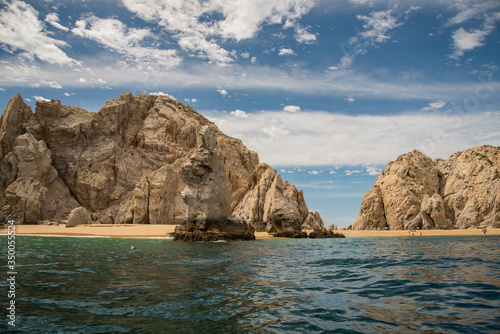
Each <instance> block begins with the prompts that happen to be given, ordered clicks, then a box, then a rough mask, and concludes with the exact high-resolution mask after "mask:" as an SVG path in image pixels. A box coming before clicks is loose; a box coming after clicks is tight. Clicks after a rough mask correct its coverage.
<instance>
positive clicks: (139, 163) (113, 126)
mask: <svg viewBox="0 0 500 334" xmlns="http://www.w3.org/2000/svg"><path fill="white" fill-rule="evenodd" d="M200 129H203V134H201V133H200V132H199V131H200ZM200 145H201V146H200ZM202 146H203V148H201V147H202ZM258 165H259V159H258V156H257V154H256V153H255V152H252V151H250V150H248V149H247V148H246V147H245V146H244V145H243V143H242V142H241V141H240V140H238V139H235V138H231V137H228V136H226V135H224V134H223V133H222V132H220V130H219V129H218V128H217V127H216V126H215V124H213V123H211V122H210V121H208V120H207V119H205V118H204V117H203V116H201V115H200V114H198V113H197V112H196V111H194V110H193V109H192V108H190V107H188V106H185V105H182V104H181V103H179V102H178V101H176V100H174V99H172V98H170V97H167V96H147V95H135V96H134V95H132V94H131V93H124V94H122V95H121V96H120V97H119V98H118V99H115V100H111V101H108V102H107V103H106V104H105V105H104V107H103V108H102V109H101V110H100V111H99V112H96V113H93V112H87V111H85V110H83V109H81V108H79V107H75V106H65V105H62V104H61V103H60V101H58V100H52V101H50V102H46V101H38V102H37V107H36V113H32V111H31V109H30V107H29V106H27V105H26V104H25V103H24V102H23V99H22V98H21V96H20V95H16V96H15V97H14V98H13V99H11V100H10V101H9V103H8V105H7V108H6V110H5V112H4V114H3V115H2V117H1V119H0V169H1V172H2V173H1V175H0V205H1V206H0V220H2V221H3V220H6V219H15V220H16V223H18V224H24V223H38V222H39V221H53V222H56V223H57V222H63V223H64V222H67V220H68V219H69V215H70V212H72V210H73V209H75V208H78V207H81V208H82V209H85V210H87V212H88V213H89V214H90V221H91V222H93V223H104V224H123V223H130V224H180V223H181V222H183V221H184V220H186V219H187V218H190V220H192V221H193V220H196V219H197V218H199V217H205V218H206V219H205V220H206V221H210V222H213V221H214V219H215V220H217V219H219V218H221V217H223V216H224V218H225V219H226V218H228V213H229V209H230V208H233V207H235V206H236V205H237V204H239V201H238V203H236V204H231V196H234V195H235V194H240V195H241V196H243V197H244V196H245V193H246V191H247V190H248V189H252V187H248V185H247V181H248V180H250V178H249V177H250V176H251V175H254V173H255V171H256V167H257V166H258ZM207 166H210V168H212V169H211V172H208V170H209V169H207V168H205V167H207ZM262 172H265V171H262ZM203 173H206V174H203ZM271 174H272V175H271V176H270V177H271V179H270V180H269V182H267V183H266V186H267V187H268V188H270V187H271V185H272V184H273V181H274V179H275V174H276V172H275V171H274V172H273V173H271ZM254 177H256V178H260V176H254ZM188 183H189V186H188ZM185 188H186V189H185ZM207 189H211V191H212V192H209V191H208V190H207ZM273 189H274V190H273V194H274V195H273V196H271V195H270V196H269V198H268V200H267V202H268V207H267V209H266V210H264V206H265V205H266V204H265V203H266V196H267V190H266V191H265V192H264V193H263V196H257V198H258V200H257V201H256V202H255V203H253V202H249V204H251V205H250V207H248V208H247V207H243V206H242V205H239V210H238V211H237V212H235V214H237V216H238V218H234V217H233V221H237V222H238V223H237V224H236V225H238V224H239V226H240V227H241V228H244V229H249V230H251V228H249V227H248V226H247V225H248V224H247V221H251V222H252V224H253V223H255V224H256V225H258V224H260V225H262V226H267V221H266V222H264V221H263V218H264V211H266V218H269V219H268V220H273V221H276V222H280V221H292V220H293V219H292V217H291V213H290V212H292V213H293V214H297V217H298V218H296V220H297V221H299V222H302V221H303V220H304V219H305V217H306V216H307V214H308V212H307V206H306V205H305V202H304V199H303V195H302V193H301V192H298V191H297V189H296V188H295V187H294V186H293V185H291V184H289V183H287V182H281V183H280V184H275V186H274V188H273ZM183 190H186V191H185V194H187V197H185V201H184V200H183V198H182V196H181V193H182V191H183ZM191 195H192V196H194V197H190V196H191ZM236 197H238V196H236ZM280 197H286V198H287V199H288V200H286V201H281V200H280ZM271 199H272V200H271ZM214 201H215V203H216V205H213V203H214ZM209 202H210V203H211V205H209V204H208V203H209ZM280 203H281V204H282V205H284V207H280V205H281V204H280ZM254 204H257V205H256V206H255V205H254ZM271 204H272V205H271ZM188 207H190V208H195V209H191V210H190V209H188ZM223 207H224V209H222V208H223ZM291 207H293V208H291ZM195 212H196V213H195ZM250 212H253V214H252V217H253V216H255V217H256V219H255V220H249V219H246V218H244V217H245V215H246V213H250ZM195 216H196V217H197V218H196V219H194V218H193V217H195ZM217 217H218V218H217ZM85 220H86V221H87V219H85ZM287 224H288V223H285V224H284V226H285V227H286V226H287ZM294 224H295V223H294ZM294 226H295V225H294ZM250 227H251V226H250ZM214 228H215V227H214Z"/></svg>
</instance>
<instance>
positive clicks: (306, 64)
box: [0, 0, 500, 227]
mask: <svg viewBox="0 0 500 334" xmlns="http://www.w3.org/2000/svg"><path fill="white" fill-rule="evenodd" d="M499 25H500V2H498V1H497V0H492V1H489V0H482V1H475V0H433V1H427V0H420V1H405V0H403V1H393V0H343V1H342V0H339V1H333V0H252V1H249V0H164V1H161V0H121V1H120V0H116V1H109V0H99V1H95V0H85V1H83V0H61V1H52V0H46V1H44V0H37V1H20V0H14V1H12V0H0V106H1V108H2V110H3V108H4V106H5V105H6V104H7V101H8V100H9V99H10V98H12V97H13V96H14V95H15V94H17V93H20V94H21V95H22V96H23V98H24V99H25V101H26V103H27V104H28V105H30V106H31V107H32V109H33V110H34V109H35V103H36V101H37V100H43V99H48V100H50V99H58V100H61V102H62V103H63V104H66V105H77V106H80V107H82V108H84V109H86V110H88V111H98V110H99V109H100V108H101V107H102V106H103V105H104V103H105V102H106V101H108V100H111V99H114V98H117V97H118V96H119V95H120V94H121V93H122V92H125V91H130V92H132V93H134V94H160V95H161V94H168V95H170V96H172V97H174V98H176V99H177V100H179V101H180V102H182V103H185V104H188V105H190V106H192V107H193V108H194V109H196V110H197V111H198V112H200V113H201V114H202V115H204V116H205V117H207V118H208V119H210V120H212V121H213V122H215V123H216V124H217V125H218V126H219V128H220V129H221V130H222V131H223V132H224V133H226V134H227V135H230V136H233V137H237V138H240V139H242V140H243V142H244V144H245V145H246V146H247V147H248V148H250V149H253V150H255V151H256V152H257V153H258V154H259V157H260V161H261V162H265V163H267V164H269V165H271V166H272V167H274V168H276V169H277V171H279V172H280V173H281V174H282V177H283V179H285V180H289V181H291V182H293V183H294V184H295V185H296V186H297V188H299V190H303V191H304V195H305V198H306V202H307V204H308V207H309V210H310V211H318V212H319V213H320V214H321V216H322V218H323V220H324V221H325V225H326V226H328V225H331V224H335V225H338V226H339V227H346V226H348V225H349V224H351V223H352V222H353V221H354V218H355V217H356V215H357V214H358V213H359V209H360V203H361V200H362V198H363V195H364V193H365V192H366V191H368V190H369V189H370V188H371V187H372V186H373V183H374V181H375V179H376V177H377V175H378V174H379V173H380V171H381V170H383V169H384V168H385V166H386V165H387V163H388V162H390V161H392V160H395V159H396V158H397V157H398V156H399V155H401V154H405V153H407V152H409V151H412V150H413V149H418V150H420V151H422V152H423V153H425V154H427V155H428V156H430V157H431V158H433V159H434V158H448V157H449V156H450V155H451V154H452V153H454V152H457V151H461V150H465V149H467V148H470V147H474V146H479V145H484V144H489V145H494V146H500V93H499V92H500V81H499V72H498V69H499V68H498V66H499V62H500V57H499V55H500V30H499Z"/></svg>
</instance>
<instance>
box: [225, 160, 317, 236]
mask: <svg viewBox="0 0 500 334" xmlns="http://www.w3.org/2000/svg"><path fill="white" fill-rule="evenodd" d="M229 211H230V213H231V214H232V215H234V216H239V217H241V218H243V219H244V220H247V221H250V222H251V223H252V225H254V226H255V228H256V230H257V231H267V232H269V233H276V232H293V233H295V232H300V231H301V226H302V224H303V222H304V221H305V220H306V218H307V217H308V215H309V211H308V209H307V205H306V202H305V200H304V194H303V192H302V191H300V192H299V191H297V188H295V186H294V185H293V184H291V183H290V182H288V181H285V182H283V180H282V179H281V175H280V174H279V173H276V170H275V169H273V168H271V167H269V166H268V165H266V164H260V165H258V166H257V167H256V168H255V171H254V172H253V173H252V174H251V175H250V176H249V177H248V181H247V183H246V185H245V186H244V187H242V188H240V189H238V190H237V191H236V192H235V193H234V194H233V196H232V203H231V208H230V210H229ZM318 217H319V215H318ZM319 219H321V217H319ZM310 221H311V220H310Z"/></svg>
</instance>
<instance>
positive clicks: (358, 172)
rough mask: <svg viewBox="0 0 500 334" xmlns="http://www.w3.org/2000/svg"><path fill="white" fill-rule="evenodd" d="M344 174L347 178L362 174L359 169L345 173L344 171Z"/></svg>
mask: <svg viewBox="0 0 500 334" xmlns="http://www.w3.org/2000/svg"><path fill="white" fill-rule="evenodd" d="M344 173H345V175H347V176H351V175H353V174H360V173H361V171H360V170H359V169H354V170H349V169H347V170H345V171H344Z"/></svg>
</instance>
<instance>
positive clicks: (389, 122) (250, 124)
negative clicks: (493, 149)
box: [204, 109, 500, 173]
mask: <svg viewBox="0 0 500 334" xmlns="http://www.w3.org/2000/svg"><path fill="white" fill-rule="evenodd" d="M204 114H206V115H207V114H208V113H204ZM211 115H212V117H210V119H211V120H212V121H214V122H215V123H216V124H217V125H218V126H219V127H220V129H221V130H222V131H223V132H224V133H226V134H227V135H230V136H234V137H237V138H240V139H242V140H243V142H244V143H245V145H247V146H248V147H249V148H250V149H253V150H255V151H256V152H257V153H259V156H260V161H262V162H266V163H269V164H271V165H277V166H287V165H288V166H290V165H303V166H331V165H337V164H340V165H365V166H377V165H385V164H387V163H388V162H389V161H392V160H394V159H395V158H397V157H398V156H399V155H400V154H404V153H407V152H409V151H411V150H413V149H419V150H421V151H422V152H423V153H425V154H427V155H429V156H430V157H431V158H437V157H443V158H447V157H448V156H449V155H451V154H452V153H454V152H456V151H460V150H463V149H467V148H470V147H473V146H478V145H483V144H490V145H496V146H499V145H500V132H499V130H498V129H499V128H500V111H495V112H476V113H473V114H470V115H466V114H463V113H454V112H453V111H451V110H443V109H441V110H439V111H436V112H434V113H432V114H429V113H426V112H413V113H408V114H399V115H380V116H376V115H357V116H353V115H346V114H335V113H327V112H321V111H308V112H298V113H288V112H284V111H274V112H272V111H263V112H253V113H246V115H247V116H248V117H246V118H245V120H244V121H241V119H238V118H237V117H230V116H229V115H224V114H222V113H217V114H213V113H211ZM353 134H355V135H353ZM370 171H371V172H373V173H374V172H375V170H370ZM370 171H368V172H370Z"/></svg>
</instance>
